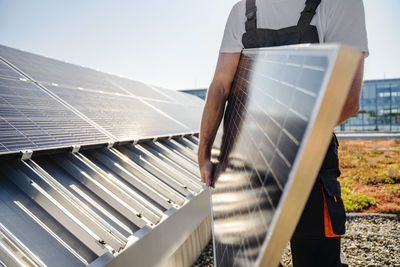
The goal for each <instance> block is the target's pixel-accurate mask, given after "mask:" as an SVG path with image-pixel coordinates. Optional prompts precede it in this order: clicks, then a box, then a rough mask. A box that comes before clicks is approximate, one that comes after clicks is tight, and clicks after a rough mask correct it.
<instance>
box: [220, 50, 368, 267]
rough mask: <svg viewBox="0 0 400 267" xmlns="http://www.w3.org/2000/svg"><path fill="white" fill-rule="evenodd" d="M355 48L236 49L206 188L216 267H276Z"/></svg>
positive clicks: (306, 191)
mask: <svg viewBox="0 0 400 267" xmlns="http://www.w3.org/2000/svg"><path fill="white" fill-rule="evenodd" d="M359 54H360V53H359V52H357V51H356V50H354V49H351V48H346V47H340V46H337V45H329V46H328V45H324V46H309V47H306V46H294V47H283V48H268V49H265V48H264V49H249V50H244V51H243V53H242V56H241V59H240V63H239V66H238V70H237V73H236V76H235V80H234V83H233V86H232V90H231V95H230V97H229V99H228V105H227V108H226V112H225V116H224V134H223V137H222V142H221V145H220V147H219V149H220V155H219V159H220V162H221V164H222V165H224V164H226V165H227V168H226V169H225V171H223V172H222V173H221V175H220V177H219V179H218V181H217V183H216V189H215V190H214V191H213V194H212V200H213V216H214V256H215V263H216V265H217V266H277V265H278V263H279V260H280V257H281V253H282V251H283V249H284V247H285V246H286V244H287V242H288V241H289V239H290V237H291V234H292V233H293V231H294V228H295V226H296V225H297V221H298V219H299V218H300V215H301V212H302V210H303V207H304V205H305V203H306V200H307V197H308V194H309V192H310V191H311V188H312V185H313V183H314V181H315V178H316V175H317V172H318V169H319V166H320V164H321V163H322V160H323V157H324V153H325V152H326V148H327V146H328V143H329V141H330V140H331V135H332V131H333V128H334V126H335V123H336V121H337V119H338V117H339V115H340V111H341V108H340V107H341V106H342V105H343V103H344V100H345V97H346V95H347V91H348V89H349V87H350V84H351V81H352V78H353V74H354V73H355V69H356V66H357V62H358V58H359V56H360V55H359Z"/></svg>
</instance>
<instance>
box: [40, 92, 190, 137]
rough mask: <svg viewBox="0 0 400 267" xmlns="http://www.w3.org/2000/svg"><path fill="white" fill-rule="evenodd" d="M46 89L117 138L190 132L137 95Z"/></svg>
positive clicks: (183, 108)
mask: <svg viewBox="0 0 400 267" xmlns="http://www.w3.org/2000/svg"><path fill="white" fill-rule="evenodd" d="M47 88H48V89H49V90H50V91H51V92H53V93H54V94H56V95H57V96H58V97H60V98H61V99H63V100H64V101H66V102H67V103H68V104H70V105H71V106H73V107H74V108H76V109H77V110H79V111H80V112H81V113H83V114H84V115H85V116H86V117H88V118H89V119H90V120H92V121H94V122H95V123H96V124H98V125H99V126H101V127H102V128H104V129H105V130H107V131H108V132H109V133H111V134H112V135H113V136H114V137H115V139H116V140H119V141H125V140H138V139H143V138H148V137H156V136H169V135H173V134H183V133H187V132H191V131H192V130H191V129H190V128H188V127H186V126H185V125H183V124H182V123H179V122H177V121H176V120H174V119H172V118H169V117H168V116H165V115H163V114H162V113H160V112H158V111H157V110H155V109H154V108H153V107H152V106H149V105H148V104H147V101H145V100H143V99H140V98H135V97H133V96H126V95H125V96H120V95H116V94H108V93H98V92H91V91H89V90H84V89H82V90H77V89H70V88H65V87H61V86H47ZM182 110H185V107H182ZM182 110H181V111H182Z"/></svg>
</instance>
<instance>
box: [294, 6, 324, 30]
mask: <svg viewBox="0 0 400 267" xmlns="http://www.w3.org/2000/svg"><path fill="white" fill-rule="evenodd" d="M320 3H321V0H307V1H306V7H305V8H304V10H303V11H302V12H301V16H300V19H299V21H298V22H297V26H300V25H310V23H311V20H312V19H313V17H314V15H315V11H316V10H317V8H318V6H319V4H320Z"/></svg>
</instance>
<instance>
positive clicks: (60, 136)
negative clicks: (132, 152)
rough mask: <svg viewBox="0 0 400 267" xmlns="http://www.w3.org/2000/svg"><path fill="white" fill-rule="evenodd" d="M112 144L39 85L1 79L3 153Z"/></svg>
mask: <svg viewBox="0 0 400 267" xmlns="http://www.w3.org/2000/svg"><path fill="white" fill-rule="evenodd" d="M109 141H111V139H110V138H109V137H107V136H106V135H105V134H103V133H101V132H100V131H99V130H98V129H96V128H95V127H94V126H92V125H91V124H89V123H88V122H87V121H85V120H83V119H82V118H80V117H79V116H78V115H76V114H75V113H73V112H72V111H71V110H69V109H68V108H66V107H65V106H64V105H62V104H61V103H59V102H58V101H57V100H55V99H54V98H52V97H51V96H50V95H48V94H47V93H46V92H44V91H43V90H42V89H41V88H39V87H38V86H37V85H35V84H33V83H31V82H24V81H19V80H11V79H2V78H0V153H1V152H11V151H19V150H23V149H43V148H56V147H66V146H71V145H77V144H79V145H89V144H95V143H97V144H98V143H107V142H109Z"/></svg>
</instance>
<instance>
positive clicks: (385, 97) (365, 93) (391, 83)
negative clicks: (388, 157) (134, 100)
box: [182, 78, 400, 132]
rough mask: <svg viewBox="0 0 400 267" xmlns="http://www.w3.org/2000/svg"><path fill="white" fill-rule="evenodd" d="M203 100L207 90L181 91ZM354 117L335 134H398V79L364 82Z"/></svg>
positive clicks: (399, 98) (399, 82)
mask: <svg viewBox="0 0 400 267" xmlns="http://www.w3.org/2000/svg"><path fill="white" fill-rule="evenodd" d="M182 92H185V93H189V94H193V95H196V96H198V97H200V98H202V99H203V100H204V99H205V98H206V94H207V89H194V90H182ZM360 104H361V107H360V111H359V112H358V114H357V115H356V116H354V117H353V118H351V119H349V120H347V121H346V122H344V123H342V124H341V125H339V126H338V127H336V129H335V130H336V131H337V132H357V131H359V132H370V131H381V132H399V131H400V78H398V79H385V80H367V81H364V85H363V90H362V95H361V102H360Z"/></svg>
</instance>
